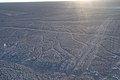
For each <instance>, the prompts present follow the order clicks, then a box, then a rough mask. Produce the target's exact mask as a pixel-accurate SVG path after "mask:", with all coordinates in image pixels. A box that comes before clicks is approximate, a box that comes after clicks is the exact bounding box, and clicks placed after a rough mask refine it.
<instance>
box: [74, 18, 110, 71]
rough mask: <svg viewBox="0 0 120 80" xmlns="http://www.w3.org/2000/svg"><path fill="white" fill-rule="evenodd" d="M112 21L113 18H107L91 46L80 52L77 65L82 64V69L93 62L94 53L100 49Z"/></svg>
mask: <svg viewBox="0 0 120 80" xmlns="http://www.w3.org/2000/svg"><path fill="white" fill-rule="evenodd" d="M110 22H112V18H107V19H106V20H105V21H104V23H103V24H101V25H100V26H99V28H98V29H97V31H96V33H95V35H94V40H92V41H91V42H90V44H89V46H87V47H84V48H83V49H82V52H81V53H80V54H81V55H80V56H79V57H78V59H77V64H76V65H78V66H80V67H81V68H82V69H85V67H86V68H87V67H88V66H89V65H90V64H91V62H92V60H93V59H94V55H95V54H96V53H97V51H98V48H99V45H100V43H101V41H102V40H103V39H104V37H105V32H106V29H107V27H108V25H109V24H110ZM98 35H100V36H98ZM85 50H86V51H85ZM87 60H88V61H87ZM85 64H86V66H85Z"/></svg>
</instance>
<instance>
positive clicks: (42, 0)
mask: <svg viewBox="0 0 120 80" xmlns="http://www.w3.org/2000/svg"><path fill="white" fill-rule="evenodd" d="M35 1H39V2H45V1H73V0H0V2H35Z"/></svg>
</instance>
